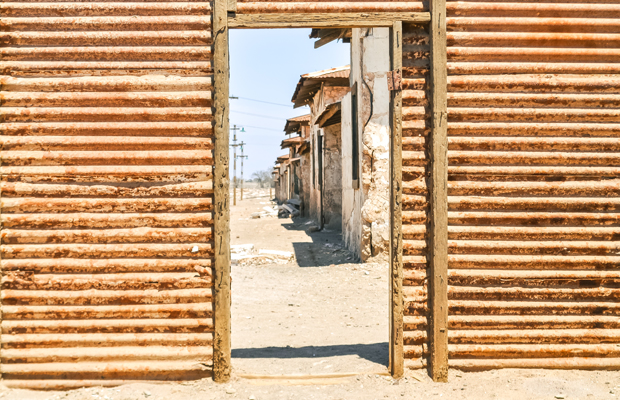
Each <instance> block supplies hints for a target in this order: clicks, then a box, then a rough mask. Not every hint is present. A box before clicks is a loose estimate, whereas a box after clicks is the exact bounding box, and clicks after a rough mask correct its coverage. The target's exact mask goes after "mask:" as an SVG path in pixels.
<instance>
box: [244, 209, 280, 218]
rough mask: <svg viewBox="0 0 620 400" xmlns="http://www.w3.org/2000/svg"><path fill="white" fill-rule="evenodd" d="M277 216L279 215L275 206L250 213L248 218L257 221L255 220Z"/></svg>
mask: <svg viewBox="0 0 620 400" xmlns="http://www.w3.org/2000/svg"><path fill="white" fill-rule="evenodd" d="M278 214H279V211H278V207H277V206H276V207H269V206H265V207H263V210H262V211H258V212H255V213H252V214H251V215H250V218H252V219H257V218H268V217H277V216H278Z"/></svg>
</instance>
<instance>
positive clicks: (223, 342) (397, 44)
mask: <svg viewBox="0 0 620 400" xmlns="http://www.w3.org/2000/svg"><path fill="white" fill-rule="evenodd" d="M432 1H433V2H436V1H437V0H432ZM443 1H444V8H445V0H443ZM212 9H213V16H212V18H213V23H212V25H213V26H212V31H213V55H214V57H213V84H214V87H213V93H214V94H213V107H214V110H213V119H214V122H213V134H214V164H215V165H214V168H213V196H214V199H213V222H214V289H213V292H214V293H213V299H214V305H213V307H214V310H213V319H214V336H213V377H214V380H215V381H216V382H226V381H228V380H229V379H230V374H231V322H230V305H231V294H230V290H231V286H230V204H229V186H230V177H229V171H228V168H229V154H228V152H229V149H228V147H229V121H228V114H229V99H228V96H229V71H230V68H229V67H230V66H229V54H228V52H229V48H228V46H229V43H228V30H229V28H238V29H243V28H246V29H274V28H322V27H325V28H368V27H389V28H390V43H391V45H390V59H391V69H392V71H396V72H397V73H398V74H400V72H401V70H402V54H403V48H402V46H403V45H402V31H403V30H402V26H403V25H402V24H403V22H416V23H425V22H429V21H430V19H431V13H428V12H416V13H389V12H379V13H339V14H309V13H305V14H245V15H237V14H235V11H236V1H235V0H213V8H212ZM443 18H444V21H445V13H443ZM444 25H445V23H444ZM444 37H445V32H444ZM399 76H400V75H399ZM437 82H438V83H440V81H439V80H438V81H437ZM390 143H391V145H390V177H391V185H390V199H391V200H390V224H391V229H390V230H391V235H390V313H389V318H390V335H389V336H390V339H389V355H390V357H389V359H390V361H389V370H390V373H391V374H392V376H393V377H395V378H400V377H401V376H403V374H404V346H403V342H404V339H403V337H404V334H403V330H404V300H403V290H402V282H403V262H402V249H403V241H402V90H394V91H392V96H391V137H390ZM446 157H447V155H446ZM446 214H447V212H446ZM446 217H447V215H446ZM446 221H447V220H446ZM446 240H447V239H446ZM446 270H447V268H446ZM431 284H432V282H431ZM446 285H447V284H446ZM446 297H447V296H446ZM446 302H447V298H446ZM446 315H447V311H446ZM432 320H433V319H432V318H431V321H432ZM446 337H447V336H446ZM446 347H447V342H446ZM446 354H447V353H446ZM446 361H447V360H446ZM445 368H447V362H446V366H445Z"/></svg>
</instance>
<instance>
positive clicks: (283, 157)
mask: <svg viewBox="0 0 620 400" xmlns="http://www.w3.org/2000/svg"><path fill="white" fill-rule="evenodd" d="M289 158H291V156H290V154H285V155H283V156H280V157H278V158H277V159H276V164H278V163H283V162H284V161H286V160H288V159H289Z"/></svg>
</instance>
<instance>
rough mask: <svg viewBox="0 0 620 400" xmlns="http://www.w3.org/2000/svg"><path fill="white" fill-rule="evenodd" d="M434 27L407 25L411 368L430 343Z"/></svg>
mask: <svg viewBox="0 0 620 400" xmlns="http://www.w3.org/2000/svg"><path fill="white" fill-rule="evenodd" d="M428 46H429V44H428V29H427V28H426V27H423V26H413V25H404V27H403V77H402V78H403V80H402V82H403V122H402V124H403V127H402V132H403V138H402V143H403V148H402V150H403V152H402V157H403V178H402V179H403V198H402V207H403V221H402V224H403V225H402V226H403V228H402V229H403V294H404V314H405V315H404V351H405V366H406V367H409V368H422V367H423V366H424V365H426V361H425V360H424V359H423V354H422V349H423V346H425V345H426V343H427V331H426V329H427V324H426V320H427V316H428V305H427V288H428V279H427V276H426V271H427V262H426V248H427V246H426V224H427V213H428V190H427V183H428V182H427V179H428V177H429V171H430V170H429V169H428V150H429V144H430V143H429V141H427V139H428V138H429V137H428V135H429V128H428V123H427V111H426V110H427V106H428V99H429V97H428V96H429V93H428V91H427V89H428V84H429V83H428V80H429V70H428V62H429V61H428V60H429V58H428V57H429V50H428Z"/></svg>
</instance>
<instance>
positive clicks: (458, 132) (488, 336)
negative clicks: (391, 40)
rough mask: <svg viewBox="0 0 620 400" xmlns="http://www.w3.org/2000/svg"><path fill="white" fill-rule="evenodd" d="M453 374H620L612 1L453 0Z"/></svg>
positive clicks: (619, 146) (616, 58) (618, 87)
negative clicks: (515, 370)
mask: <svg viewBox="0 0 620 400" xmlns="http://www.w3.org/2000/svg"><path fill="white" fill-rule="evenodd" d="M447 11H448V14H447V16H448V20H447V24H448V73H449V78H448V79H449V80H448V118H449V124H448V127H449V128H448V134H449V181H450V182H449V201H448V202H449V241H450V243H449V264H448V265H449V287H448V290H449V310H450V318H449V321H450V334H449V354H450V361H449V364H450V366H453V367H462V368H472V369H477V368H501V367H541V368H618V367H620V358H619V356H620V348H619V347H618V346H617V344H618V343H620V329H619V328H620V319H619V315H620V308H619V306H620V303H619V302H618V300H619V298H620V290H619V287H620V272H619V268H618V267H619V262H620V258H619V257H618V254H619V250H620V226H619V224H618V222H619V216H620V214H618V211H619V209H620V198H619V196H620V179H619V177H620V168H619V167H620V141H619V140H618V139H619V136H620V125H618V121H620V110H619V108H620V35H618V33H619V32H620V18H619V17H620V4H612V3H607V4H597V3H591V2H587V1H583V2H575V1H557V2H553V3H543V4H539V3H529V2H523V3H508V2H492V3H484V2H458V1H448V2H447Z"/></svg>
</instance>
